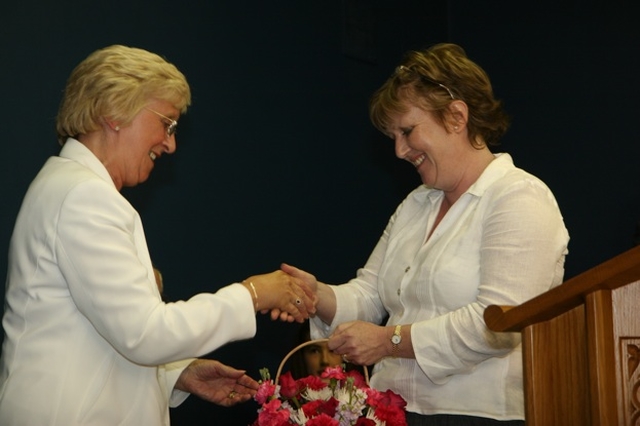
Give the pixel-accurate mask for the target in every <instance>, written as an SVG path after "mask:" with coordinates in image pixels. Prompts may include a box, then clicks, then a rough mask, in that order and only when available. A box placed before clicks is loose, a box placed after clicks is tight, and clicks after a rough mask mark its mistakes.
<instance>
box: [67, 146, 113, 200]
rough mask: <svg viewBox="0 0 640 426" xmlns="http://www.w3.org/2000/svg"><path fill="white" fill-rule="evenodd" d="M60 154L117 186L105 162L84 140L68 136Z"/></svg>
mask: <svg viewBox="0 0 640 426" xmlns="http://www.w3.org/2000/svg"><path fill="white" fill-rule="evenodd" d="M59 156H60V157H62V158H66V159H69V160H72V161H75V162H76V163H79V164H82V165H83V166H85V167H86V168H88V169H90V170H91V171H92V172H94V173H95V174H97V175H98V176H100V177H101V178H102V179H103V180H105V181H106V182H110V183H111V184H112V185H113V187H114V188H115V186H116V185H115V183H113V179H111V175H110V174H109V172H108V171H107V169H106V167H105V166H104V164H102V162H101V161H100V160H98V157H96V156H95V155H94V154H93V152H91V150H90V149H89V148H87V147H86V146H85V145H84V144H83V143H82V142H80V141H78V140H76V139H73V138H68V139H67V141H66V142H65V143H64V145H63V146H62V149H61V150H60V155H59Z"/></svg>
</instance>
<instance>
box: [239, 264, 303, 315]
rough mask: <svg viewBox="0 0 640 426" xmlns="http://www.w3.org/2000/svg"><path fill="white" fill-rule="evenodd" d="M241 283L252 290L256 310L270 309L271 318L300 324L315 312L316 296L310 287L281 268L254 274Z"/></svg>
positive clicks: (264, 311)
mask: <svg viewBox="0 0 640 426" xmlns="http://www.w3.org/2000/svg"><path fill="white" fill-rule="evenodd" d="M242 283H243V285H244V286H245V287H247V290H249V292H250V293H251V295H252V298H253V300H254V306H255V308H256V310H257V311H260V312H261V313H263V314H266V313H269V312H270V313H271V319H273V320H276V319H278V318H280V320H281V321H286V322H293V321H297V322H299V323H302V322H304V320H306V319H307V318H309V316H310V315H314V314H315V312H316V296H315V294H314V292H313V290H312V289H311V287H310V286H309V285H308V284H307V283H306V282H305V281H304V280H302V279H300V278H296V277H293V276H291V275H289V274H287V273H285V272H283V271H281V270H277V271H274V272H271V273H268V274H262V275H254V276H251V277H249V278H247V279H246V280H244V281H243V282H242Z"/></svg>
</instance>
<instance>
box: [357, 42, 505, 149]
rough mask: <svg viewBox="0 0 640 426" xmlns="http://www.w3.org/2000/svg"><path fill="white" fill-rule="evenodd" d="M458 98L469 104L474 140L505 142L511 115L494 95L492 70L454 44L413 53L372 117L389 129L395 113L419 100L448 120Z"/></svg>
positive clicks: (378, 98) (380, 94) (372, 108)
mask: <svg viewBox="0 0 640 426" xmlns="http://www.w3.org/2000/svg"><path fill="white" fill-rule="evenodd" d="M454 100H461V101H463V102H465V103H466V104H467V106H468V108H469V119H468V123H467V129H468V132H469V139H470V140H471V143H472V144H474V145H475V146H478V141H477V137H478V136H480V137H481V138H482V140H484V142H485V143H486V144H487V146H495V145H498V144H499V143H500V139H501V138H502V136H503V135H504V134H505V133H506V131H507V129H508V128H509V124H510V118H509V116H508V115H507V114H506V113H505V112H504V110H503V108H502V102H501V101H499V100H497V99H495V98H494V95H493V89H492V87H491V82H490V81H489V77H488V76H487V74H486V72H485V71H484V70H483V69H482V68H480V66H478V65H477V64H476V63H474V62H473V61H471V60H470V59H469V58H468V57H467V55H466V53H465V51H464V49H462V47H460V46H458V45H456V44H452V43H440V44H436V45H434V46H432V47H430V48H429V49H426V50H422V51H409V52H407V54H406V55H405V57H404V59H403V61H402V62H401V64H400V65H399V66H398V67H397V68H396V71H395V73H394V74H393V75H392V76H391V77H389V79H388V80H387V81H386V82H385V83H384V84H383V85H382V86H381V87H380V88H379V89H378V90H377V91H376V92H375V93H374V94H373V96H372V97H371V100H370V103H369V116H370V118H371V122H372V123H373V125H374V126H375V127H376V128H377V129H378V130H380V131H382V132H384V133H386V132H387V131H388V128H389V126H390V124H391V117H392V116H393V115H395V114H398V113H404V112H406V110H407V108H408V105H415V106H418V107H420V108H423V109H424V110H427V111H431V112H432V113H433V114H434V116H435V118H436V120H438V121H439V122H440V123H441V124H443V125H444V123H445V121H446V117H447V114H448V113H449V109H448V106H449V104H450V103H451V102H453V101H454ZM480 145H481V144H480Z"/></svg>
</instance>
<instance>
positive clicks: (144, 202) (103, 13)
mask: <svg viewBox="0 0 640 426" xmlns="http://www.w3.org/2000/svg"><path fill="white" fill-rule="evenodd" d="M190 3H191V4H190ZM192 3H197V4H192ZM247 3H249V4H247ZM500 3H501V4H502V5H501V6H497V2H489V1H475V2H469V1H454V0H450V1H446V0H438V1H433V2H424V1H417V0H413V1H403V2H391V1H383V0H361V1H346V0H345V1H338V0H331V1H327V0H325V1H293V0H291V1H276V2H258V1H254V2H232V1H224V2H222V1H218V2H182V3H181V4H178V2H169V1H154V2H151V1H148V0H144V1H137V2H128V1H127V2H125V1H122V0H115V1H110V2H104V3H102V4H97V3H96V4H90V3H89V2H84V1H58V2H55V3H52V2H46V1H33V0H25V1H22V2H13V4H10V5H6V6H4V11H3V15H4V23H3V26H2V27H1V28H0V57H1V58H2V64H1V65H0V81H1V83H2V84H0V99H1V100H2V102H1V106H0V108H1V111H0V112H1V114H0V117H2V123H3V125H2V128H3V130H4V139H5V156H4V157H5V166H4V167H3V168H2V170H1V171H0V173H2V176H3V182H4V185H3V189H2V199H3V203H2V205H1V206H0V221H1V222H0V225H1V226H0V258H5V259H6V247H7V244H8V241H9V237H10V234H11V229H12V226H13V221H14V219H15V215H16V213H17V210H18V208H19V205H20V201H21V199H22V195H23V193H24V191H25V190H26V188H27V186H28V184H29V182H30V181H31V179H32V178H33V177H34V175H35V173H36V172H37V170H38V169H39V168H40V166H41V165H42V163H43V162H44V160H45V159H46V158H47V157H48V156H49V155H51V154H53V153H56V152H57V149H58V146H57V143H56V140H55V137H54V133H53V127H54V118H55V114H56V111H57V105H58V102H59V99H60V95H61V92H62V90H63V87H64V84H65V80H66V78H67V76H68V74H69V73H70V71H71V69H72V68H73V67H74V66H75V65H76V64H77V63H78V62H79V61H80V60H82V59H83V58H84V57H86V56H87V55H88V54H89V53H90V52H92V51H93V50H95V49H97V48H100V47H103V46H106V45H109V44H114V43H121V44H127V45H131V46H137V47H142V48H146V49H148V50H151V51H154V52H156V53H159V54H161V55H164V56H165V57H167V58H168V59H169V60H170V61H171V62H174V63H175V64H176V65H177V66H178V67H179V68H180V69H181V70H182V71H183V72H184V73H185V75H186V76H187V78H188V79H189V81H190V83H191V86H192V89H193V95H194V102H193V106H192V108H191V109H190V110H189V112H188V114H187V115H186V116H184V117H182V118H181V120H180V130H179V134H178V151H177V153H176V154H175V155H173V156H171V157H163V158H162V161H161V162H160V163H159V164H158V166H157V168H156V170H155V171H154V174H153V175H152V177H151V179H150V180H149V181H148V182H147V183H145V184H143V185H140V186H139V187H136V188H133V189H130V190H127V191H125V194H126V195H127V197H128V198H129V199H130V200H131V201H132V203H133V204H134V205H135V206H136V207H137V208H138V209H139V210H140V212H141V215H142V217H143V221H144V223H145V228H146V232H147V238H148V242H149V247H150V250H151V254H152V256H153V259H154V261H155V263H156V264H158V266H159V267H160V268H161V269H162V270H163V273H164V276H165V281H166V292H167V295H168V297H169V298H171V299H180V298H188V297H190V296H192V295H193V294H195V293H197V292H202V291H215V290H216V289H218V288H219V287H221V286H223V285H226V284H228V283H230V282H235V281H239V280H242V279H243V278H245V277H247V276H249V275H252V274H255V273H261V272H267V271H271V270H274V269H276V268H278V266H279V264H280V262H283V261H286V262H290V263H292V264H294V265H298V266H300V267H302V268H305V269H308V270H309V271H311V272H313V273H315V274H316V275H318V277H320V278H322V279H323V280H324V281H327V282H342V281H345V280H347V279H348V278H350V277H351V276H352V275H353V274H354V272H355V270H356V268H358V267H359V266H361V265H362V264H363V263H364V261H365V260H366V258H367V256H368V254H369V252H370V250H371V249H372V247H373V245H374V244H375V243H376V241H377V239H378V237H379V235H380V233H381V231H382V229H383V227H384V225H385V224H386V221H387V219H388V217H389V215H390V214H391V213H392V212H393V210H394V209H395V206H396V205H397V203H398V202H399V201H400V200H401V199H402V198H403V197H404V195H405V194H406V193H407V192H408V191H409V190H410V189H411V188H413V187H414V186H415V185H417V184H418V183H419V181H418V179H417V176H416V175H415V173H414V172H413V170H412V168H411V166H410V165H408V163H407V164H404V163H403V162H400V161H398V160H396V159H395V158H394V154H393V147H392V144H391V142H390V141H389V140H387V139H385V138H384V137H383V136H382V135H380V134H378V133H377V132H376V131H375V130H374V129H373V128H372V126H371V125H370V123H369V121H368V117H367V101H368V98H369V96H370V94H371V93H372V92H373V90H375V88H377V87H378V86H379V85H380V84H381V83H382V82H383V80H384V79H385V78H386V77H387V76H388V75H389V73H391V72H392V70H393V67H394V66H395V64H396V63H397V62H398V61H399V59H400V57H401V55H402V53H403V52H404V51H405V50H407V49H410V48H418V47H422V46H426V45H429V44H432V43H435V42H439V41H453V42H457V43H460V44H461V45H463V46H464V47H465V48H466V50H467V52H468V54H469V55H470V57H471V58H472V59H474V60H476V61H477V62H478V63H480V64H481V65H482V66H483V67H484V68H485V69H486V70H487V71H488V73H489V75H490V76H491V78H492V80H493V83H494V86H495V90H496V92H497V94H498V95H499V96H500V97H501V98H502V99H503V100H504V101H505V105H506V108H507V110H508V111H509V112H510V113H511V114H512V116H513V118H514V121H513V127H512V129H511V131H510V132H509V134H508V136H507V137H506V139H505V141H504V149H505V150H506V151H509V152H511V153H512V154H513V155H514V158H515V161H516V164H518V165H520V166H521V167H523V168H525V169H527V170H529V171H531V172H533V173H535V174H537V175H538V176H540V177H541V178H543V179H544V180H545V181H546V182H547V183H548V184H549V186H550V187H551V188H552V189H553V191H554V192H555V193H556V196H557V198H558V201H559V203H560V206H561V208H562V211H563V213H564V216H565V220H566V223H567V227H568V228H569V231H570V233H571V237H572V239H571V243H570V254H569V257H568V258H567V277H570V276H573V275H575V274H577V273H579V272H582V271H584V270H585V269H588V268H590V267H592V266H594V265H596V264H598V263H600V262H602V261H604V260H606V259H608V258H610V257H612V256H614V255H616V254H618V253H620V252H622V251H625V250H626V249H628V248H630V247H631V246H632V244H633V234H634V232H635V224H636V221H637V220H638V218H640V185H638V180H639V179H638V167H637V164H638V159H639V158H640V143H638V137H637V132H636V124H635V123H636V121H637V119H638V118H637V117H638V116H639V115H640V114H639V113H640V111H638V109H639V107H638V106H637V105H638V104H637V102H636V99H637V97H638V93H639V83H638V80H637V76H638V74H639V73H638V71H639V67H638V66H637V65H636V61H635V56H636V54H637V53H638V47H637V46H639V45H640V44H639V42H640V35H639V34H638V30H636V27H637V25H636V24H635V23H634V22H632V19H633V17H634V16H638V14H637V11H638V10H637V9H638V7H637V6H635V5H633V6H628V5H627V6H620V5H610V6H608V7H607V8H606V9H596V8H595V6H591V5H590V4H588V3H586V2H581V1H573V2H568V1H564V2H554V3H553V5H551V4H550V5H546V6H543V5H540V4H539V3H538V6H536V7H535V8H534V7H533V6H526V5H525V6H522V5H521V4H518V6H517V7H516V5H515V4H514V6H504V4H505V2H500ZM563 3H565V4H564V5H563ZM347 6H349V7H347ZM352 7H355V10H354V9H352ZM522 7H524V8H527V7H530V8H531V9H530V10H522ZM345 16H347V17H349V19H346V18H345ZM354 16H355V18H356V19H355V21H354V20H353V19H351V18H353V17H354ZM345 22H348V23H349V24H348V25H347V28H348V29H349V31H346V32H345V25H344V24H345ZM354 46H355V49H354V48H353V47H354ZM5 271H6V262H2V263H0V275H4V273H5ZM226 326H229V327H233V319H232V318H230V319H229V324H227V325H226ZM258 327H259V331H258V334H257V336H256V338H255V339H253V340H249V341H245V342H236V343H232V344H230V345H227V346H226V347H224V348H222V349H220V350H219V351H216V353H214V354H211V356H212V357H215V358H217V359H220V360H221V361H223V362H225V363H228V364H230V365H233V366H236V367H239V368H246V369H247V370H248V372H249V373H250V374H252V375H253V376H257V374H258V369H259V368H261V367H265V366H266V367H269V368H271V369H272V372H275V369H276V367H277V364H278V362H279V360H280V359H282V357H283V356H284V354H285V353H286V352H287V350H288V349H289V347H290V345H291V342H292V339H293V334H294V332H295V329H296V326H295V325H289V324H281V323H271V322H270V321H269V320H268V319H266V318H264V317H260V318H259V325H258ZM255 409H256V406H255V405H253V403H248V404H245V405H243V406H241V407H236V408H232V409H221V408H219V407H217V406H213V405H211V404H207V403H203V402H201V401H198V400H197V399H196V398H189V399H188V400H187V402H186V403H184V404H183V405H182V406H181V407H179V408H177V409H175V410H174V411H173V417H174V424H175V425H199V424H202V425H211V424H216V425H224V424H228V425H244V424H247V423H248V422H249V421H250V420H252V419H253V418H254V417H255ZM223 416H224V417H226V418H228V417H231V419H230V420H223V419H222V417H223Z"/></svg>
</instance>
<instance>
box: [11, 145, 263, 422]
mask: <svg viewBox="0 0 640 426" xmlns="http://www.w3.org/2000/svg"><path fill="white" fill-rule="evenodd" d="M6 284H7V288H6V298H5V313H4V317H3V327H4V331H5V339H4V343H3V347H2V357H1V360H0V424H1V425H3V426H13V425H28V426H34V425H38V426H43V425H61V426H62V425H64V426H72V425H135V426H140V425H163V424H164V425H168V424H169V407H170V406H172V407H173V406H176V405H178V404H180V403H181V402H182V401H184V399H185V398H186V396H187V394H185V393H184V392H179V391H173V386H174V384H175V382H176V380H177V379H178V376H179V375H180V373H181V372H182V370H183V369H184V368H185V367H186V365H188V364H189V362H191V361H192V359H193V358H194V357H199V356H202V355H205V354H207V353H209V352H211V351H213V350H215V349H216V348H218V347H220V346H221V345H223V344H225V343H228V342H230V341H233V340H239V339H247V338H250V337H253V336H254V335H255V332H256V319H255V314H254V310H253V302H252V300H251V295H250V294H249V292H247V291H246V289H244V288H243V287H242V285H241V284H231V285H229V286H227V287H224V288H222V289H220V290H219V291H217V292H216V293H215V294H211V293H204V294H199V295H196V296H195V297H193V298H191V299H189V300H188V301H181V302H177V303H169V304H165V303H163V302H162V301H161V298H160V294H159V292H158V288H157V286H156V283H155V279H154V275H153V268H152V265H151V259H150V257H149V252H148V249H147V244H146V240H145V235H144V230H143V227H142V222H141V220H140V216H139V215H138V213H137V212H136V210H135V209H134V208H133V207H132V206H131V205H130V204H129V202H128V201H127V200H126V199H125V198H124V197H123V196H122V195H121V194H120V193H119V192H118V190H117V189H116V187H115V186H114V184H113V181H112V180H111V177H110V176H109V174H108V172H107V170H106V169H105V167H104V166H103V165H102V163H101V162H100V161H99V160H98V159H97V158H96V157H95V156H94V155H93V153H92V152H91V151H90V150H89V149H87V148H86V147H85V146H84V145H83V144H81V143H80V142H78V141H76V140H74V139H69V140H68V141H67V142H66V143H65V145H64V147H63V148H62V150H61V152H60V156H59V157H51V158H50V159H49V160H48V161H47V162H46V163H45V165H44V166H43V168H42V169H41V171H40V173H39V174H38V175H37V176H36V178H35V179H34V181H33V182H32V184H31V186H30V187H29V190H28V191H27V194H26V196H25V198H24V201H23V204H22V207H21V209H20V212H19V214H18V217H17V220H16V224H15V228H14V231H13V236H12V238H11V243H10V248H9V264H8V275H7V283H6Z"/></svg>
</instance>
